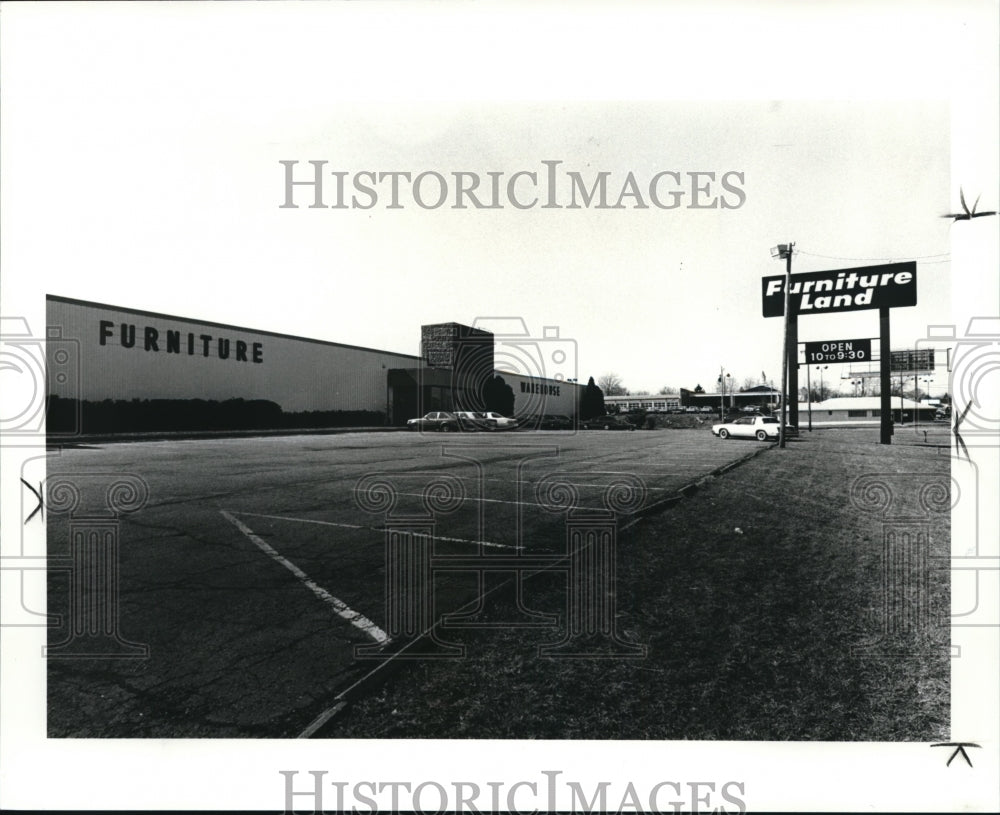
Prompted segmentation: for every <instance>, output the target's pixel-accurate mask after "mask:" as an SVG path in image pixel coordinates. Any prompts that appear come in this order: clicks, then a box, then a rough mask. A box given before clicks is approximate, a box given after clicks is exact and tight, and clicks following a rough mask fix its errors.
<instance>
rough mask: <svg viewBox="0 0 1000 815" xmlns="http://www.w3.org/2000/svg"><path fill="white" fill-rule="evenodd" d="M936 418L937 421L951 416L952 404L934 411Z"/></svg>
mask: <svg viewBox="0 0 1000 815" xmlns="http://www.w3.org/2000/svg"><path fill="white" fill-rule="evenodd" d="M934 418H935V420H937V421H939V422H940V421H944V420H945V419H950V418H951V406H950V405H943V406H942V407H939V408H938V409H937V410H935V411H934Z"/></svg>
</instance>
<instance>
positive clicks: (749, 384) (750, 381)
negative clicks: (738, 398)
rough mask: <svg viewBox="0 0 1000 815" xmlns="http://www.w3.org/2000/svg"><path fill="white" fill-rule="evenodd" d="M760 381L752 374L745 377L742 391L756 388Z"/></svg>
mask: <svg viewBox="0 0 1000 815" xmlns="http://www.w3.org/2000/svg"><path fill="white" fill-rule="evenodd" d="M759 384H760V382H758V381H757V380H756V379H754V378H753V377H752V376H745V377H743V385H742V387H741V388H740V392H743V391H748V390H750V388H756V387H757V386H758V385H759Z"/></svg>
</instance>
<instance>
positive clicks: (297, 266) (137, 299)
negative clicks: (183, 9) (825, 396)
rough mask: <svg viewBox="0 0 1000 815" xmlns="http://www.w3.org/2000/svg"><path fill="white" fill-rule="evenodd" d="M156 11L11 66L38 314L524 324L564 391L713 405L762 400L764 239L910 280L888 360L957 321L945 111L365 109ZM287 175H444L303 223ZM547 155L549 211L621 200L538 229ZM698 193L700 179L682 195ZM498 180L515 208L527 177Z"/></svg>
mask: <svg viewBox="0 0 1000 815" xmlns="http://www.w3.org/2000/svg"><path fill="white" fill-rule="evenodd" d="M171 8H172V7H166V8H165V9H162V10H158V9H156V7H155V6H154V7H153V10H152V11H147V13H146V14H145V15H142V16H136V17H135V18H132V19H130V18H129V17H128V15H123V14H120V13H119V14H117V15H115V16H114V19H113V21H112V20H108V19H102V15H100V14H93V13H92V14H89V15H80V18H81V19H80V20H78V21H77V23H76V25H72V26H71V25H67V26H65V27H63V28H57V27H53V26H49V27H47V28H45V29H44V37H42V40H41V42H42V44H43V45H44V47H41V48H38V47H37V46H38V44H39V43H38V42H36V43H35V45H36V47H35V48H34V49H30V50H29V49H25V51H24V52H23V53H22V52H18V53H16V54H15V57H16V58H18V59H20V64H22V65H25V66H27V68H26V70H25V72H24V73H23V74H22V75H21V76H20V77H19V79H20V82H19V83H17V84H16V86H15V87H13V88H11V89H10V90H9V91H8V100H7V103H6V107H7V109H8V110H15V111H16V110H17V109H18V107H20V106H23V108H24V110H25V111H26V112H28V113H29V114H30V115H28V116H26V117H25V118H24V119H23V120H22V119H19V118H18V119H14V120H13V122H12V123H7V130H8V133H7V139H8V143H7V144H8V149H10V150H11V151H14V150H16V151H17V154H18V155H19V156H20V160H19V161H18V162H17V163H16V164H8V166H7V168H6V171H7V172H6V176H5V181H6V183H7V184H8V185H9V186H10V187H11V188H13V189H15V190H16V191H17V195H18V201H19V203H20V204H21V206H19V207H18V208H17V210H16V212H8V213H7V215H8V219H9V221H11V222H12V224H13V225H15V226H16V228H17V235H18V237H19V243H18V245H17V246H16V247H14V249H15V250H16V249H18V248H23V249H24V257H23V266H21V268H22V269H23V271H24V273H25V275H26V279H28V280H31V281H34V282H35V283H36V284H37V281H38V279H39V276H41V277H43V279H44V285H45V290H46V292H48V293H53V294H59V295H64V296H69V297H76V298H81V299H87V300H94V301H98V302H107V303H110V304H114V305H121V306H126V307H132V308H139V309H147V310H152V311H159V312H165V313H170V314H176V315H181V316H187V317H193V318H200V319H205V320H210V321H218V322H226V323H232V324H236V325H240V326H247V327H252V328H259V329H265V330H269V331H277V332H282V333H289V334H296V335H301V336H306V337H315V338H319V339H324V340H331V341H335V342H343V343H349V344H356V345H362V346H369V347H373V348H378V349H384V350H391V351H397V352H404V353H418V348H419V345H418V343H419V336H420V326H421V325H422V324H424V323H433V322H445V321H456V322H462V323H473V322H475V321H477V320H478V319H482V318H487V317H518V318H521V319H522V320H523V321H524V324H525V325H526V328H527V331H528V334H529V336H530V337H531V338H537V337H541V336H543V335H544V329H545V327H547V326H556V327H558V329H559V333H560V337H561V338H562V339H563V340H570V341H572V342H571V344H569V345H568V346H567V348H568V351H567V353H569V354H570V360H569V363H567V365H568V366H569V367H566V366H564V367H565V368H566V370H565V371H561V372H560V373H562V374H563V375H565V376H567V377H571V376H574V375H575V376H576V377H577V378H579V379H581V380H582V381H585V380H586V378H587V377H589V376H593V377H595V378H598V377H600V376H601V375H603V374H606V373H609V372H614V373H617V374H618V375H619V376H620V377H621V379H622V380H623V382H624V384H625V385H626V387H628V388H630V389H631V390H633V391H637V390H650V391H653V392H656V391H657V390H659V389H660V388H661V387H662V386H664V385H670V386H674V387H694V386H695V385H696V384H699V383H700V384H702V385H703V386H704V387H706V389H713V388H714V387H715V380H716V378H717V376H718V374H719V369H720V367H724V368H725V369H726V370H727V371H728V372H731V373H732V375H733V376H734V377H735V379H736V380H737V382H738V383H739V384H742V383H743V381H744V380H745V379H746V378H754V379H757V380H759V378H760V376H761V374H762V373H766V375H767V377H768V379H770V380H774V381H775V382H777V381H778V380H780V368H779V360H780V356H781V320H780V319H767V320H765V319H764V318H763V317H762V316H761V302H760V300H761V298H760V278H761V277H762V276H764V275H768V274H780V273H781V272H782V271H783V263H782V262H780V261H775V260H772V259H771V257H770V254H769V249H770V247H771V246H773V245H775V244H777V243H779V242H787V241H794V242H795V243H796V250H797V253H798V254H797V255H796V257H795V260H794V267H793V270H794V271H816V270H822V269H837V268H846V267H852V266H861V265H867V264H876V263H881V262H889V261H892V260H908V259H916V260H917V261H918V267H917V269H918V298H919V303H918V306H917V307H915V308H909V309H905V310H904V309H900V310H897V311H896V312H895V313H894V314H893V346H894V347H912V345H913V343H914V342H915V341H916V340H917V339H918V338H920V337H923V336H924V334H925V333H926V326H927V325H928V324H941V323H949V322H951V315H950V284H951V280H950V276H951V264H950V254H949V252H950V238H949V234H950V229H951V226H950V222H949V221H947V220H945V219H942V218H940V217H939V216H940V215H941V214H942V213H945V212H949V211H951V210H952V209H954V208H955V207H957V205H958V203H957V192H956V191H955V190H953V189H951V185H950V156H951V152H950V127H951V111H950V108H949V106H948V104H946V103H945V102H944V101H922V100H911V99H909V98H904V99H892V100H885V99H879V100H865V99H856V100H855V101H840V102H831V101H823V102H819V101H810V100H804V101H802V100H800V101H769V100H742V101H740V100H734V101H729V100H726V99H711V100H704V99H702V100H692V101H669V102H665V101H655V100H622V99H618V100H616V101H607V102H600V101H581V100H578V99H567V100H565V101H563V100H557V101H553V100H548V101H544V102H540V101H537V100H536V101H530V100H526V101H512V100H510V99H496V100H492V101H491V100H488V99H475V98H471V99H470V98H466V99H461V100H457V101H455V100H453V101H446V100H441V99H430V100H428V99H421V100H419V101H414V100H406V99H400V98H398V93H397V90H398V89H397V88H395V86H394V85H393V84H392V79H391V77H389V78H386V77H381V79H380V80H379V81H378V82H375V83H374V84H375V87H374V89H372V90H371V91H370V93H369V94H368V95H367V96H365V95H364V94H362V93H361V92H359V91H358V90H357V88H356V85H355V83H361V84H362V85H365V84H367V85H369V86H371V85H372V83H373V80H372V78H371V77H370V76H369V77H363V76H362V73H359V72H363V71H364V69H365V65H364V64H352V63H351V60H350V59H348V58H346V57H345V56H344V54H343V53H338V52H336V51H333V52H331V51H330V50H319V49H320V42H321V41H320V40H317V39H315V38H314V37H313V36H312V35H310V34H309V33H303V30H304V29H302V28H301V27H300V28H299V29H298V30H297V35H296V36H297V37H298V38H299V39H298V40H290V39H288V37H287V34H286V33H285V32H283V31H282V30H281V29H280V27H279V28H276V29H275V28H268V27H267V26H264V25H262V24H261V23H262V22H263V21H260V20H258V21H257V22H256V23H255V22H254V20H253V19H249V20H248V16H249V17H252V15H247V16H244V18H243V19H242V20H241V21H240V24H241V25H242V26H243V27H244V29H245V30H244V31H243V32H242V33H243V34H244V35H245V36H244V38H243V40H242V41H240V45H239V47H236V45H235V41H234V40H226V39H224V38H223V39H222V40H216V39H213V37H212V36H211V35H212V34H219V35H220V36H221V35H222V32H223V31H226V30H228V28H226V27H224V26H223V23H225V22H226V21H225V20H222V19H219V18H218V15H212V14H202V15H201V16H202V18H203V19H202V27H201V28H200V29H199V30H200V32H202V34H201V36H198V35H192V31H191V29H190V28H189V27H185V26H184V25H183V17H184V15H183V14H178V12H177V11H176V10H174V11H173V12H172V13H167V9H171ZM286 16H287V15H286ZM112 22H113V24H110V23H112ZM230 22H231V21H230ZM303 38H304V39H303ZM22 42H24V40H22ZM296 42H301V44H302V49H301V50H300V49H298V48H296V47H295V43H296ZM227 43H228V45H227ZM310 44H313V45H316V50H310V48H309V45H310ZM53 53H58V54H59V55H60V60H59V62H58V64H59V66H61V67H60V68H59V70H53V69H52V68H51V67H50V66H51V63H50V62H49V61H48V60H47V58H46V55H51V54H53ZM264 55H270V56H269V57H267V59H266V64H267V71H266V72H264V71H263V70H262V69H261V68H260V60H261V59H262V58H263V57H264ZM278 55H280V58H279V56H278ZM376 56H377V54H375V55H373V56H372V58H375V57H376ZM327 61H328V62H329V63H330V65H329V67H324V66H325V63H326V62H327ZM67 65H71V66H72V70H71V71H67V70H66V66H67ZM404 67H405V66H404ZM401 70H403V69H401ZM352 71H353V73H352ZM400 81H405V78H404V77H400ZM459 93H464V94H465V95H467V96H468V95H470V94H469V92H468V89H466V88H459V90H457V91H456V95H458V94H459ZM472 95H474V94H472ZM359 96H360V97H362V98H358V97H359ZM281 161H297V162H299V164H298V165H296V166H295V168H294V172H295V173H296V176H295V177H296V178H297V179H299V180H301V179H308V178H311V177H312V168H311V165H309V164H308V162H310V161H325V162H327V164H326V165H324V167H323V170H324V173H325V179H326V181H325V185H326V186H325V190H324V197H325V199H326V200H324V203H326V204H327V205H328V206H329V204H331V203H335V202H336V194H335V192H336V187H335V177H334V176H333V175H332V173H333V172H342V173H346V174H347V176H346V182H345V183H346V195H347V198H346V199H345V200H347V202H348V204H350V196H351V194H352V193H354V190H353V189H352V179H353V177H354V175H355V174H356V173H358V172H360V171H369V172H375V173H389V172H408V173H410V174H411V177H415V176H417V175H418V174H420V173H422V172H428V171H432V172H436V173H440V174H441V175H442V176H444V177H445V178H446V179H447V180H448V182H449V197H448V198H447V200H446V202H445V204H444V205H442V206H441V207H440V208H430V206H433V204H434V202H435V199H436V198H437V189H438V187H437V184H436V182H435V181H434V179H433V177H431V178H428V179H425V181H426V183H425V184H424V185H423V186H422V187H421V193H422V196H423V199H424V201H425V204H426V203H427V202H429V203H430V206H428V207H427V208H422V207H421V206H419V205H418V204H417V203H416V202H415V201H414V200H413V199H412V196H411V195H410V193H409V190H410V186H409V185H408V184H406V182H405V181H404V182H403V184H402V192H401V203H402V204H403V206H402V208H401V209H389V208H387V207H386V204H387V203H389V200H388V194H389V189H390V188H389V181H384V182H383V183H382V184H379V185H377V191H378V193H379V200H378V202H377V204H376V205H375V206H374V207H372V208H370V209H359V208H354V207H351V206H348V208H346V209H333V208H326V209H316V208H309V207H308V204H309V203H313V200H314V199H313V198H312V193H311V192H310V191H309V190H308V189H306V188H301V187H297V188H296V190H295V193H294V195H295V199H294V200H295V201H296V202H297V203H299V204H300V207H299V208H298V209H290V208H282V207H281V206H280V205H281V204H282V203H283V202H284V201H285V186H284V184H285V172H286V170H285V167H284V166H283V165H282V164H280V163H279V162H281ZM543 161H558V162H561V164H559V165H558V166H557V172H558V173H559V174H560V179H561V180H560V184H561V192H560V193H559V195H560V197H561V198H560V202H561V203H568V198H569V186H570V182H569V178H568V176H567V175H566V173H568V172H576V173H579V174H580V177H581V178H582V179H583V180H584V182H585V183H586V184H587V185H588V186H589V185H592V184H593V182H594V180H595V179H596V178H597V177H598V174H599V173H601V172H606V173H608V174H609V175H608V176H607V186H608V191H609V192H608V198H609V203H611V204H614V203H616V202H617V201H618V198H619V195H620V193H621V191H622V188H623V186H624V185H625V184H626V182H627V179H628V174H629V173H630V172H631V173H632V174H633V177H634V178H635V179H636V185H637V189H638V190H639V191H640V194H641V196H642V198H643V200H642V201H641V202H640V201H639V200H638V199H637V198H636V197H635V196H634V195H633V196H631V197H626V198H624V199H623V200H622V203H623V204H624V208H623V209H597V208H594V207H593V206H591V207H590V208H586V207H585V208H580V209H570V208H560V209H555V208H549V209H543V208H541V203H543V202H544V200H545V195H546V192H545V190H544V182H545V173H546V172H547V170H546V166H545V165H543V164H542V162H543ZM459 171H462V172H468V173H475V174H476V175H477V176H478V177H479V178H480V180H481V186H480V200H485V202H488V201H489V197H490V196H489V193H488V192H487V193H486V194H485V195H483V191H484V190H487V189H488V186H489V184H490V176H489V175H488V174H489V173H502V174H503V175H502V176H498V177H499V178H501V179H502V180H501V187H500V189H501V193H502V194H501V203H502V204H503V208H500V209H476V208H468V209H461V210H459V209H454V208H452V204H453V203H455V199H454V196H455V192H454V187H455V184H454V176H453V175H452V174H453V173H455V172H459ZM519 171H528V172H535V173H537V174H538V179H539V187H540V194H541V195H542V198H543V201H542V202H540V203H539V205H538V206H535V207H533V208H530V209H525V210H519V209H517V208H515V207H514V206H512V205H511V203H510V202H509V200H508V199H507V197H506V183H507V181H509V179H510V177H511V176H512V175H513V174H514V173H517V172H519ZM664 171H670V172H676V173H679V174H680V179H681V184H680V185H679V186H677V185H675V183H674V180H673V177H671V176H661V177H660V182H659V186H658V192H659V196H660V199H661V203H664V204H667V203H669V202H670V201H671V200H673V199H672V198H671V196H670V194H669V190H670V189H675V188H676V189H680V190H683V191H684V195H683V197H682V198H680V199H679V204H680V205H679V206H678V207H677V208H673V209H661V208H658V207H657V206H655V205H653V202H652V201H650V199H649V195H648V189H649V185H650V182H651V180H652V179H653V178H654V176H656V175H657V173H661V172H664ZM693 172H701V173H714V174H715V180H714V182H713V181H710V180H709V179H708V177H707V176H700V177H699V181H698V182H697V183H698V184H700V185H701V186H703V187H706V185H707V187H706V192H704V193H701V194H699V195H698V197H697V198H694V197H693V193H692V190H691V186H692V179H691V176H690V175H689V174H690V173H693ZM726 174H729V175H726ZM723 176H726V179H727V184H728V190H727V189H726V188H723V187H722V186H721V182H722V178H723ZM517 184H518V185H519V186H517V187H516V189H515V195H517V196H519V200H522V201H530V200H531V199H532V197H533V194H532V189H531V185H530V182H529V181H528V180H527V179H526V178H525V177H521V178H520V179H519V181H518V182H517ZM736 189H738V190H739V192H738V193H737V192H735V190H736ZM981 191H982V190H977V189H970V190H969V196H970V198H972V197H974V196H975V195H976V194H978V193H979V192H981ZM987 192H988V193H989V191H987ZM987 197H989V195H987ZM359 200H360V201H361V203H362V204H366V203H368V202H370V201H371V198H370V197H366V196H364V195H361V196H359ZM713 201H715V202H716V204H717V206H716V207H715V208H705V209H695V208H691V204H693V203H711V202H713ZM595 203H596V202H595ZM636 203H644V204H646V207H647V208H636V207H635V204H636ZM970 203H971V202H970ZM723 204H726V205H727V207H729V208H724V207H723V206H722V205H723ZM40 216H41V217H40ZM8 267H9V264H8ZM9 271H10V269H9V268H8V272H9ZM36 275H37V276H36ZM877 328H878V322H877V312H862V313H861V314H860V315H852V316H845V315H840V316H837V317H813V318H810V319H808V320H805V319H803V320H802V321H801V326H800V339H801V340H803V341H804V340H811V339H840V338H853V337H864V336H875V335H876V334H877ZM573 353H575V365H574V364H573V357H572V354H573ZM547 372H548V371H547ZM838 373H839V372H838ZM843 373H844V374H845V375H846V373H847V370H846V369H844V371H843Z"/></svg>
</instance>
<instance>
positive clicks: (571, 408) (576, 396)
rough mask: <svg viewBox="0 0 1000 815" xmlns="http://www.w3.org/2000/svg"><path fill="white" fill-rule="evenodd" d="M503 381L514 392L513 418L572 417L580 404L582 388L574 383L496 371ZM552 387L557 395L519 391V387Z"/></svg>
mask: <svg viewBox="0 0 1000 815" xmlns="http://www.w3.org/2000/svg"><path fill="white" fill-rule="evenodd" d="M498 373H499V374H500V376H501V377H502V378H503V381H504V382H506V383H507V384H508V385H510V387H511V388H512V389H513V391H514V415H515V416H540V415H542V414H545V413H555V414H562V415H564V416H570V417H574V416H576V415H577V411H578V408H579V404H580V395H581V394H582V393H583V386H581V385H579V384H577V383H574V382H559V381H556V380H554V379H536V378H534V377H530V376H523V375H522V374H511V373H505V372H503V371H498ZM522 384H524V385H525V387H528V386H531V385H541V386H553V387H557V388H558V389H559V394H558V395H553V394H542V393H531V392H530V391H528V390H524V391H522V390H521V385H522Z"/></svg>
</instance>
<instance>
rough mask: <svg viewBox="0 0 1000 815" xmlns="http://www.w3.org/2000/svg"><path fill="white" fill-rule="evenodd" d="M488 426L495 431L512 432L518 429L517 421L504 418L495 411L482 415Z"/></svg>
mask: <svg viewBox="0 0 1000 815" xmlns="http://www.w3.org/2000/svg"><path fill="white" fill-rule="evenodd" d="M482 417H483V421H485V422H486V426H487V427H489V428H493V429H495V430H512V429H513V428H515V427H517V419H512V418H510V417H509V416H504V415H502V414H500V413H497V412H496V411H495V410H487V411H485V412H484V413H483V414H482Z"/></svg>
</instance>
